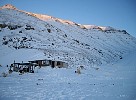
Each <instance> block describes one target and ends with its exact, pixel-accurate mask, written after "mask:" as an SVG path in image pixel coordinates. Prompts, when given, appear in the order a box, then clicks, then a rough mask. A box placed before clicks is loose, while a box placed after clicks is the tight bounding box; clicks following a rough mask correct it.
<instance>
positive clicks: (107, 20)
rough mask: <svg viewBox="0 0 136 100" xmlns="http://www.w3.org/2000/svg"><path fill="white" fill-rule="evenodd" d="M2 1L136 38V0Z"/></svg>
mask: <svg viewBox="0 0 136 100" xmlns="http://www.w3.org/2000/svg"><path fill="white" fill-rule="evenodd" d="M5 4H12V5H14V6H15V7H17V8H18V9H21V10H26V11H29V12H34V13H41V14H47V15H51V16H54V17H57V18H61V19H67V20H71V21H74V22H76V23H79V24H91V25H98V26H111V27H114V28H117V29H124V30H126V31H127V32H128V33H130V34H131V35H132V36H135V37H136V0H0V6H3V5H5Z"/></svg>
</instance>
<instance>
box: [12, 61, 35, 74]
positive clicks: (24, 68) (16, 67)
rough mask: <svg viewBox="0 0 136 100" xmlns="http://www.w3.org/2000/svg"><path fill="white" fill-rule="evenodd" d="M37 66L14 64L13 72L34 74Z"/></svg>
mask: <svg viewBox="0 0 136 100" xmlns="http://www.w3.org/2000/svg"><path fill="white" fill-rule="evenodd" d="M35 66H36V65H34V64H30V63H23V62H22V63H14V64H12V67H13V71H16V72H20V73H22V72H29V73H34V68H35Z"/></svg>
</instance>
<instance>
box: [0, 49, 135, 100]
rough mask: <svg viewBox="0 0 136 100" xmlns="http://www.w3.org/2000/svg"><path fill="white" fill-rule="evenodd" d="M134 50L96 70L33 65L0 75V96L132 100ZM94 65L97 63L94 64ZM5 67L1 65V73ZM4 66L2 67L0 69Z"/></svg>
mask: <svg viewBox="0 0 136 100" xmlns="http://www.w3.org/2000/svg"><path fill="white" fill-rule="evenodd" d="M135 59H136V52H130V53H129V54H128V55H126V56H125V57H124V59H122V60H120V61H118V62H116V63H113V64H108V65H103V66H99V69H98V70H95V69H91V68H90V69H83V70H81V74H79V75H78V74H76V73H74V71H75V70H76V69H75V68H69V69H65V68H62V69H59V68H54V69H52V68H51V67H42V68H41V69H38V68H36V69H35V73H25V74H23V75H19V73H16V72H14V73H12V74H9V75H8V76H7V77H2V76H1V77H0V100H9V99H10V100H32V99H33V100H135V99H136V79H135V76H136V61H135ZM95 67H96V66H95ZM6 68H7V67H5V66H3V67H0V71H1V73H2V72H3V71H4V70H3V69H6ZM2 70H3V71H2Z"/></svg>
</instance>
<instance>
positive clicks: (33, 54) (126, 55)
mask: <svg viewBox="0 0 136 100" xmlns="http://www.w3.org/2000/svg"><path fill="white" fill-rule="evenodd" d="M38 59H51V60H60V61H64V62H67V63H68V65H69V67H68V69H57V68H55V69H52V68H50V67H49V66H48V67H42V68H41V69H38V68H36V69H35V73H25V74H23V75H19V73H17V72H13V73H12V74H8V76H7V77H3V73H8V69H9V68H8V67H6V66H7V65H10V64H11V63H13V62H14V61H16V62H22V61H23V62H28V61H29V60H38ZM135 59H136V39H135V38H134V37H132V36H131V35H130V34H129V33H127V32H126V31H125V30H118V29H114V28H112V27H102V26H95V25H81V24H77V23H74V22H72V21H68V20H62V19H59V18H55V17H52V16H48V15H42V14H34V13H30V12H26V11H22V10H18V9H17V8H15V7H14V6H12V5H5V6H3V7H1V8H0V65H1V66H2V67H0V100H9V99H10V100H32V99H34V100H135V99H136V97H135V96H136V85H135V84H136V80H135V75H136V60H135ZM79 66H84V68H85V69H83V70H81V74H80V75H78V74H76V73H75V70H76V68H77V67H79ZM96 69H98V70H96Z"/></svg>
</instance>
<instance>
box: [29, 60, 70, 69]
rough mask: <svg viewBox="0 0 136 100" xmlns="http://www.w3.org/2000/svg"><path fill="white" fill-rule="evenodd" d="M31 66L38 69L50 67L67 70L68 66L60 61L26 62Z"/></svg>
mask: <svg viewBox="0 0 136 100" xmlns="http://www.w3.org/2000/svg"><path fill="white" fill-rule="evenodd" d="M28 62H29V63H31V64H37V65H38V66H39V67H42V66H51V67H52V68H55V67H58V68H67V67H68V64H67V63H65V62H62V61H52V60H47V59H44V60H34V61H28Z"/></svg>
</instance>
